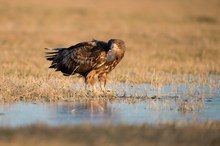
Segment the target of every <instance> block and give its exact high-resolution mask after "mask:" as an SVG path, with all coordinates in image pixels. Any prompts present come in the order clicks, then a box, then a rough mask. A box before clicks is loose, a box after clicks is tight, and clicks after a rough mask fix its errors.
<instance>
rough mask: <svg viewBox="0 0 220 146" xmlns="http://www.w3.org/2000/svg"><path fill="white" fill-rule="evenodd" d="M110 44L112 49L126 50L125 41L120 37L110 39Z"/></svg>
mask: <svg viewBox="0 0 220 146" xmlns="http://www.w3.org/2000/svg"><path fill="white" fill-rule="evenodd" d="M108 45H109V47H110V49H111V50H114V51H116V50H118V49H119V50H125V42H124V41H123V40H120V39H110V40H109V41H108Z"/></svg>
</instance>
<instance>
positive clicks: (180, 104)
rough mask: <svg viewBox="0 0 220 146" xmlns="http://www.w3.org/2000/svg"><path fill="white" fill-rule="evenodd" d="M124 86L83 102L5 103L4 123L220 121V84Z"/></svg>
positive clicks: (0, 113) (0, 115)
mask: <svg viewBox="0 0 220 146" xmlns="http://www.w3.org/2000/svg"><path fill="white" fill-rule="evenodd" d="M121 86H122V85H112V86H109V87H110V88H111V89H112V90H114V91H116V92H117V93H118V96H119V97H118V98H116V99H115V100H114V101H112V100H108V99H107V100H106V99H105V100H103V99H101V98H96V99H92V98H91V99H90V100H87V101H83V102H80V101H78V102H56V103H25V102H17V103H5V104H1V105H0V126H9V127H16V126H25V125H30V124H39V123H41V124H42V123H43V124H48V125H51V126H56V125H79V124H91V125H99V124H116V125H117V124H134V125H139V124H160V123H175V122H183V123H187V122H188V123H191V122H206V121H213V120H214V121H220V95H219V93H220V91H219V88H213V87H210V86H198V85H194V86H191V87H189V86H185V85H178V86H175V87H172V86H163V87H161V88H155V89H152V87H150V86H149V85H136V86H134V85H126V86H124V88H118V87H121ZM118 89H123V91H119V90H118ZM117 90H118V91H117ZM119 94H121V95H119ZM122 94H124V95H125V94H126V96H124V95H122ZM134 94H135V95H134ZM137 97H138V98H137ZM149 97H150V98H149Z"/></svg>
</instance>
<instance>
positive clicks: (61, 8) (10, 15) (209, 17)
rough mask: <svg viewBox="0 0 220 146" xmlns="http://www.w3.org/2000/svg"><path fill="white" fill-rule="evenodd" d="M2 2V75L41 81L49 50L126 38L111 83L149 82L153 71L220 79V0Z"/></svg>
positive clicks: (36, 0) (45, 68)
mask: <svg viewBox="0 0 220 146" xmlns="http://www.w3.org/2000/svg"><path fill="white" fill-rule="evenodd" d="M0 3H1V5H0V24H1V27H0V45H1V49H0V50H1V57H0V62H1V71H0V75H1V76H6V77H9V76H15V73H16V76H20V77H27V76H35V77H40V76H42V75H45V74H47V73H48V69H47V67H48V66H49V62H47V61H45V58H44V48H45V47H49V48H54V47H69V46H71V45H74V44H76V43H78V42H82V41H89V40H91V39H98V40H103V41H108V40H109V39H111V38H119V39H123V40H124V41H125V42H126V46H127V51H126V55H125V58H124V59H123V61H122V62H121V63H120V64H119V66H118V67H116V69H115V70H114V71H113V72H112V73H111V75H110V76H111V80H112V81H121V82H138V83H140V82H149V81H150V77H149V75H151V74H152V73H154V72H157V73H168V74H219V73H220V61H219V58H220V49H219V48H220V41H219V40H220V25H219V24H220V22H219V21H220V15H219V14H220V1H219V0H209V1H206V0H184V1H180V0H157V1H155V0H112V1H102V0H56V1H53V0H47V1H44V0H10V1H6V0H0ZM52 72H53V71H52V70H51V72H50V73H52ZM55 76H58V77H61V75H59V74H55Z"/></svg>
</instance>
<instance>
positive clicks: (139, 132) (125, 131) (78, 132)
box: [0, 122, 220, 146]
mask: <svg viewBox="0 0 220 146" xmlns="http://www.w3.org/2000/svg"><path fill="white" fill-rule="evenodd" d="M0 131H1V132H0V145H1V146H12V145H16V146H26V145H27V146H28V145H32V146H44V145H45V146H46V145H47V146H52V145H53V146H54V145H55V146H59V145H75V146H86V145H90V146H95V145H96V146H103V145H105V146H106V145H111V146H114V145H120V146H121V145H126V146H133V145H139V146H146V145H149V146H151V145H152V146H153V145H164V146H174V145H178V146H181V145H188V146H197V145H198V146H208V145H212V146H217V145H220V122H206V123H200V124H198V123H194V124H188V125H180V124H162V125H157V126H149V125H142V126H128V125H127V126H126V125H118V126H110V125H108V126H88V125H81V126H58V127H50V126H45V125H33V126H27V127H19V128H0Z"/></svg>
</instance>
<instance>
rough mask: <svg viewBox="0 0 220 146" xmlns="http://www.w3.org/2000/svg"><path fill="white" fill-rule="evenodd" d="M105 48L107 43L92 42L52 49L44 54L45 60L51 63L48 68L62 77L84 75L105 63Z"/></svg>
mask: <svg viewBox="0 0 220 146" xmlns="http://www.w3.org/2000/svg"><path fill="white" fill-rule="evenodd" d="M106 48H107V43H105V42H99V41H96V40H93V41H91V42H83V43H79V44H76V45H74V46H71V47H69V48H55V49H52V52H51V51H50V52H46V54H47V56H46V58H47V60H50V61H52V63H51V66H50V68H55V69H56V71H61V72H62V73H63V74H64V75H72V74H74V73H81V74H84V73H86V72H88V71H90V70H92V69H94V68H95V67H97V66H99V65H100V64H101V63H103V61H105V57H106V52H105V51H106V50H107V49H106Z"/></svg>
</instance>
